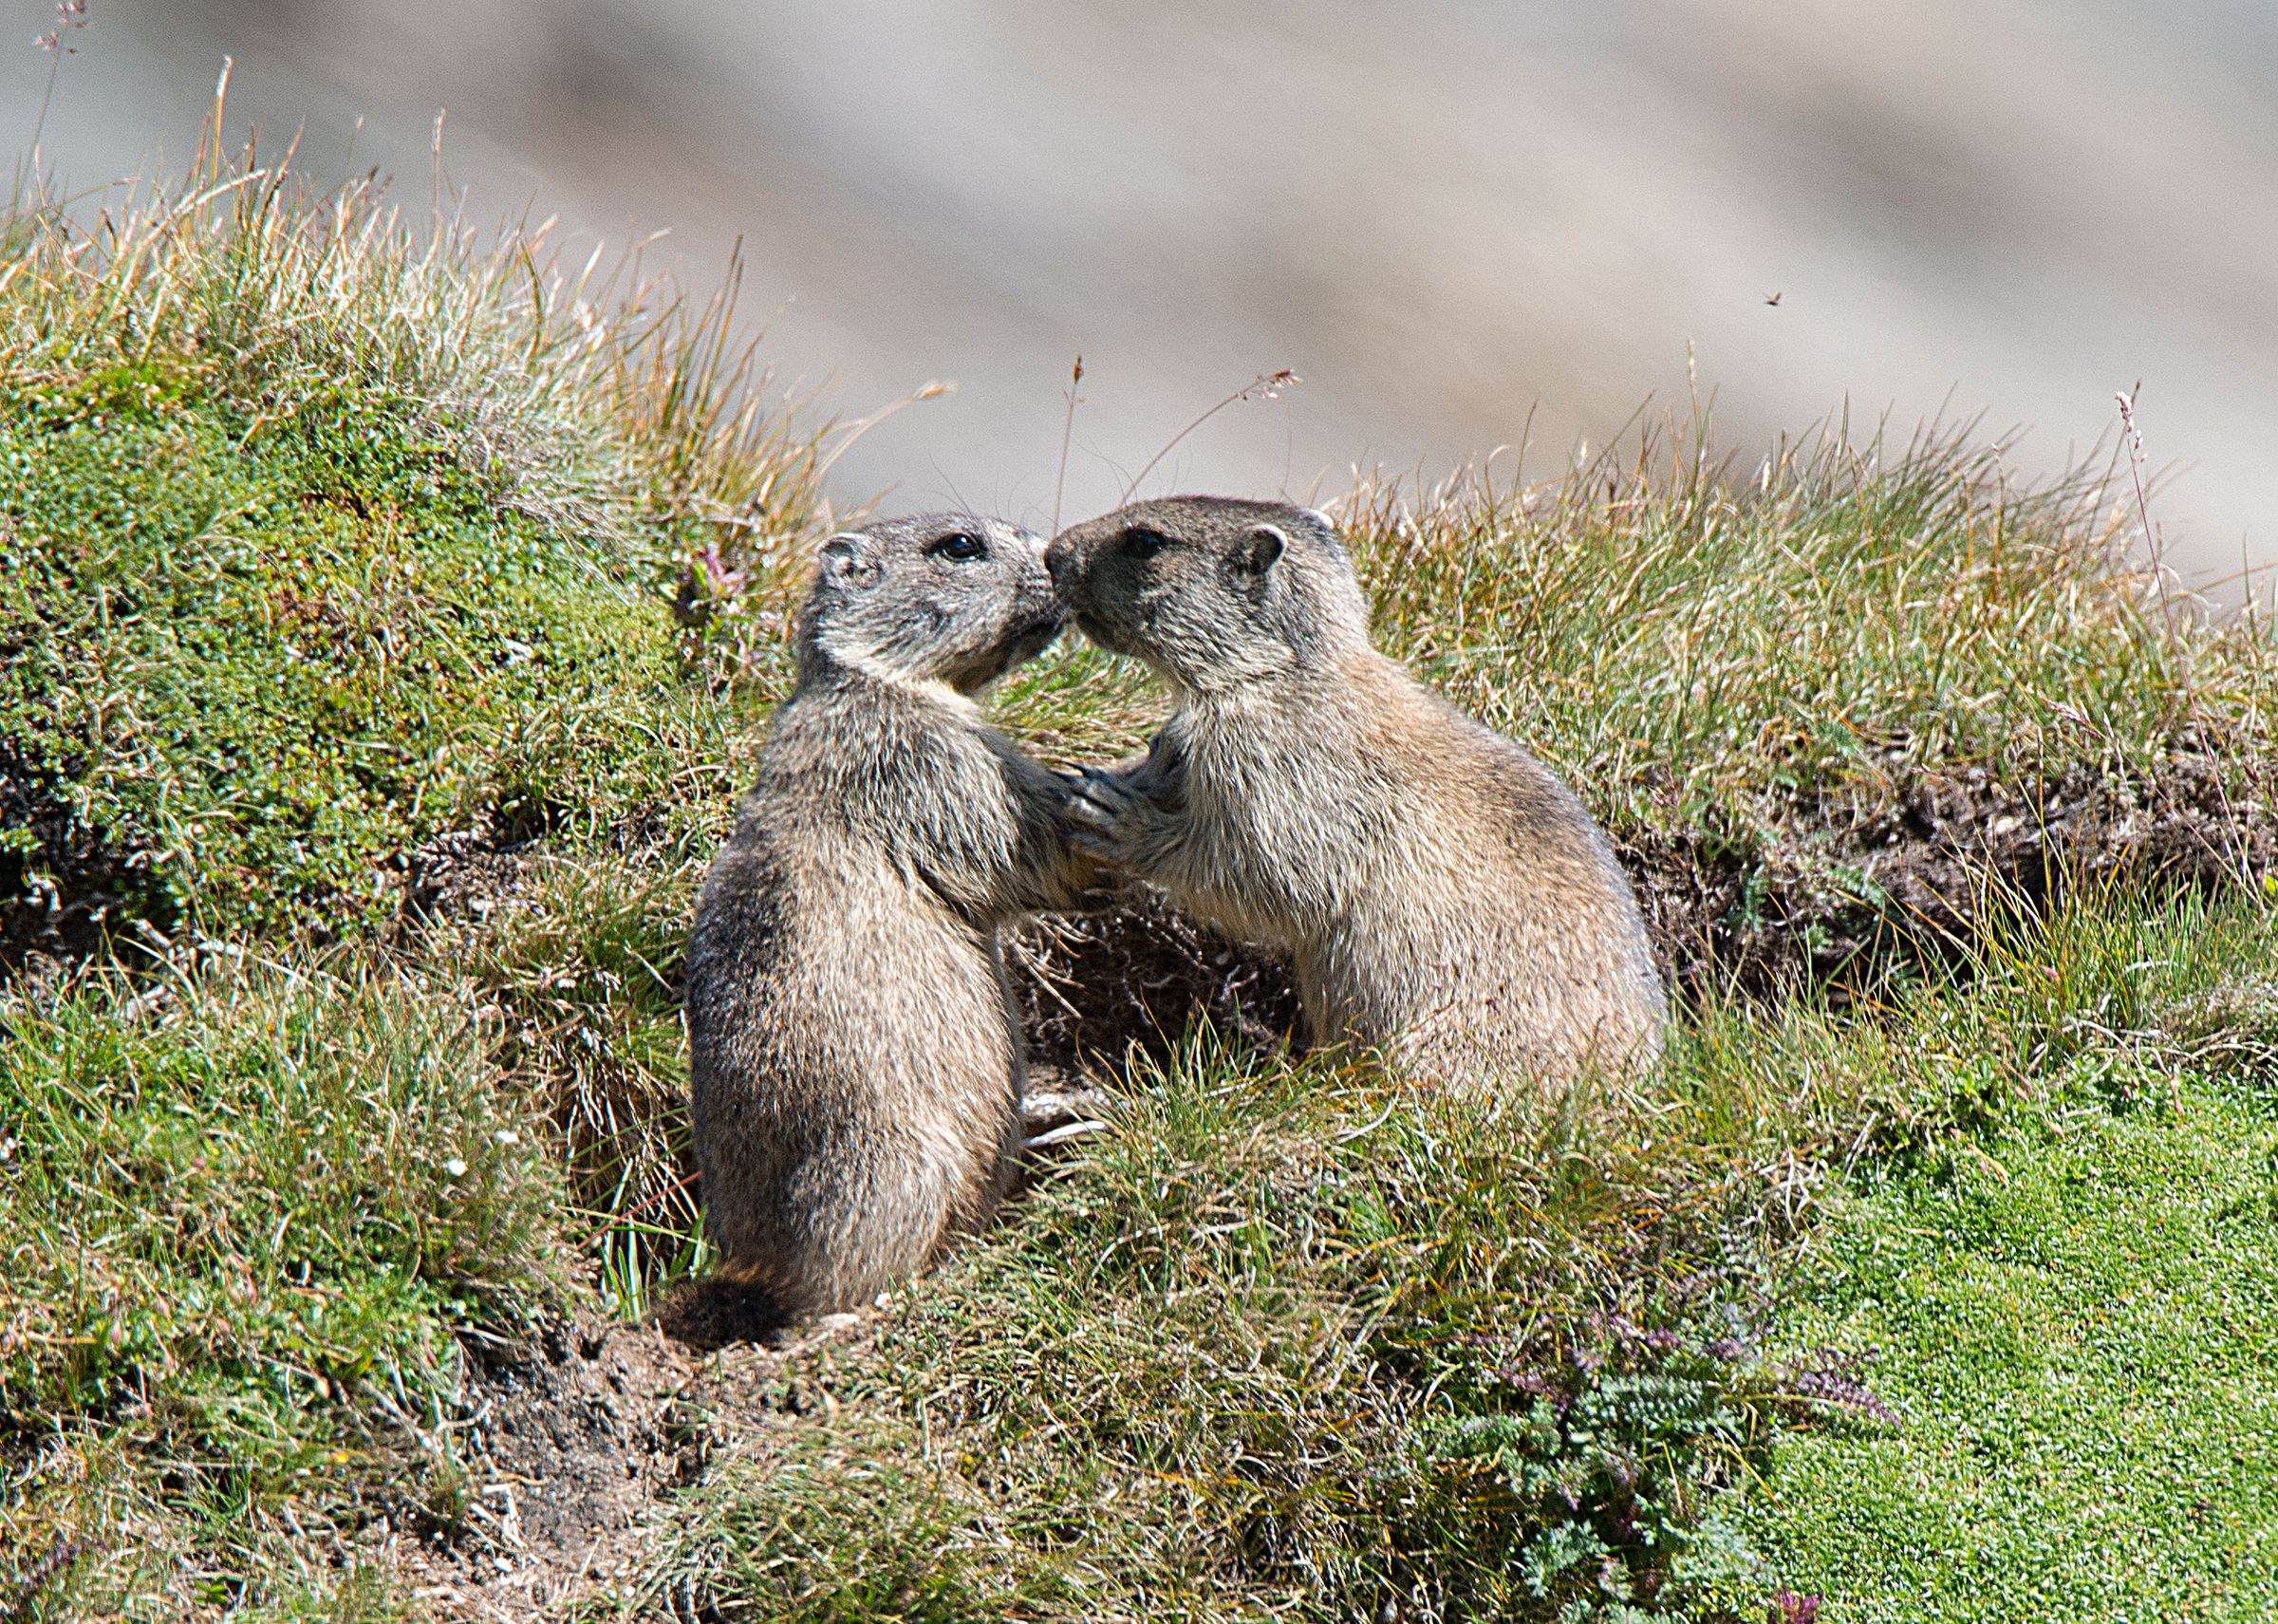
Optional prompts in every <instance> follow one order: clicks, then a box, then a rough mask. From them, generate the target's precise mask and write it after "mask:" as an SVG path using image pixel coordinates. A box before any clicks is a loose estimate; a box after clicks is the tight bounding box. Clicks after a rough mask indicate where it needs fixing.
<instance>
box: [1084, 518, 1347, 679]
mask: <svg viewBox="0 0 2278 1624" xmlns="http://www.w3.org/2000/svg"><path fill="white" fill-rule="evenodd" d="M1044 556H1045V562H1046V564H1047V565H1048V566H1049V567H1050V568H1051V570H1052V580H1053V585H1054V586H1055V587H1056V588H1059V592H1060V596H1061V598H1062V599H1063V600H1064V601H1065V602H1066V603H1067V605H1068V607H1070V608H1071V609H1072V610H1074V614H1075V621H1076V624H1077V625H1080V626H1082V627H1083V628H1084V631H1085V634H1086V635H1087V636H1089V637H1090V638H1091V639H1092V642H1094V643H1096V644H1099V645H1100V646H1101V647H1103V648H1108V649H1112V650H1113V651H1114V652H1116V653H1118V654H1129V655H1132V656H1134V657H1135V658H1137V659H1140V660H1143V661H1145V662H1146V663H1148V665H1149V666H1151V667H1152V668H1153V669H1154V671H1155V672H1156V674H1157V675H1158V676H1160V677H1162V678H1163V679H1164V681H1167V682H1169V683H1171V684H1172V685H1173V686H1175V687H1179V688H1185V689H1195V690H1208V689H1212V688H1225V687H1229V686H1235V685H1239V684H1241V683H1243V682H1250V681H1261V680H1265V679H1268V678H1271V677H1274V676H1276V675H1278V674H1280V673H1283V672H1290V671H1298V670H1306V669H1318V668H1319V667H1321V666H1323V665H1326V664H1331V663H1335V661H1336V660H1337V659H1338V658H1339V657H1341V656H1343V655H1346V654H1349V653H1351V652H1353V651H1354V650H1355V649H1359V648H1366V647H1367V646H1368V641H1369V614H1368V606H1367V604H1366V603H1365V602H1364V601H1363V600H1362V598H1361V595H1360V587H1359V585H1358V583H1356V582H1355V581H1354V578H1353V560H1352V556H1351V555H1350V554H1349V553H1348V552H1347V551H1345V544H1344V541H1343V538H1341V537H1340V536H1338V534H1337V533H1336V529H1335V526H1333V525H1332V524H1331V523H1330V522H1329V520H1328V518H1327V517H1326V516H1325V515H1323V514H1321V513H1316V512H1315V511H1314V510H1313V509H1311V508H1298V507H1292V506H1290V505H1289V504H1288V503H1285V502H1248V501H1242V500H1240V499H1238V498H1235V497H1231V496H1167V497H1165V498H1163V499H1162V500H1160V501H1152V502H1133V503H1132V504H1131V505H1130V506H1129V507H1125V508H1118V509H1116V510H1115V511H1114V512H1113V513H1108V514H1105V515H1104V516H1102V517H1100V518H1096V519H1092V520H1091V521H1090V522H1089V523H1086V524H1080V525H1076V526H1074V528H1073V529H1070V530H1067V531H1064V532H1061V534H1060V535H1059V536H1058V537H1057V538H1056V539H1055V540H1054V542H1053V544H1052V547H1051V549H1050V550H1049V551H1047V552H1046V553H1045V555H1044Z"/></svg>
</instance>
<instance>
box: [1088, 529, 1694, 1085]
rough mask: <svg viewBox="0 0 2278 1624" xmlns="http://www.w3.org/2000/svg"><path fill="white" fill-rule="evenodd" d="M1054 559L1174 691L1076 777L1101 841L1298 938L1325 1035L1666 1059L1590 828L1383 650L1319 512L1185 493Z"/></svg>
mask: <svg viewBox="0 0 2278 1624" xmlns="http://www.w3.org/2000/svg"><path fill="white" fill-rule="evenodd" d="M1046 557H1047V562H1048V564H1049V565H1050V568H1051V569H1052V573H1053V577H1054V580H1055V583H1056V584H1057V585H1058V587H1059V588H1060V590H1061V595H1062V596H1063V597H1064V598H1065V599H1067V600H1068V602H1069V604H1070V605H1071V607H1073V609H1074V614H1075V618H1076V621H1077V623H1078V624H1079V625H1081V626H1082V627H1083V629H1084V631H1085V632H1086V633H1087V634H1088V635H1089V636H1090V637H1091V638H1092V641H1093V642H1095V643H1097V644H1100V645H1101V646H1103V647H1105V648H1108V649H1111V650H1112V651H1114V652H1117V653H1121V654H1128V655H1131V656H1133V657H1135V658H1137V659H1139V660H1141V661H1144V662H1145V663H1147V664H1148V666H1149V667H1150V668H1151V669H1152V670H1153V671H1154V672H1155V673H1156V675H1157V676H1159V677H1160V678H1162V680H1163V681H1164V682H1165V683H1166V684H1167V685H1168V687H1169V688H1170V690H1171V693H1172V695H1173V698H1174V700H1176V704H1175V708H1174V709H1173V711H1172V713H1171V716H1170V719H1169V720H1168V721H1167V723H1166V724H1165V726H1164V728H1163V731H1162V732H1161V734H1159V735H1158V736H1157V737H1156V738H1155V739H1154V741H1153V744H1152V746H1151V747H1150V749H1149V751H1148V756H1147V758H1146V760H1145V762H1144V763H1143V764H1141V765H1139V766H1137V767H1135V768H1133V769H1131V770H1130V771H1128V772H1121V773H1099V772H1094V773H1092V774H1091V775H1088V776H1089V783H1090V787H1089V788H1088V790H1087V791H1086V794H1085V801H1086V803H1087V805H1088V807H1089V810H1090V815H1091V816H1092V819H1093V820H1094V822H1095V823H1096V824H1097V825H1098V828H1099V831H1100V838H1102V839H1103V840H1104V841H1105V843H1106V845H1107V846H1108V848H1109V849H1110V850H1111V852H1112V854H1113V855H1114V857H1115V859H1116V860H1117V861H1118V862H1120V863H1121V864H1123V865H1124V866H1125V867H1127V868H1130V869H1131V870H1132V871H1133V872H1134V873H1136V874H1138V875H1140V876H1141V877H1142V878H1145V879H1148V880H1150V881H1152V882H1153V883H1155V884H1156V885H1158V886H1160V887H1163V888H1164V889H1165V890H1166V891H1167V893H1168V894H1169V895H1170V897H1171V900H1172V901H1173V902H1175V903H1176V904H1178V905H1180V906H1182V907H1184V908H1186V909H1187V910H1188V911H1190V912H1192V913H1195V914H1197V915H1199V916H1200V917H1202V918H1204V919H1205V920H1208V921H1209V922H1211V923H1212V924H1216V925H1218V926H1219V927H1220V928H1222V929H1224V930H1226V931H1228V932H1230V933H1233V934H1236V935H1240V936H1246V937H1248V938H1249V939H1251V940H1253V941H1259V942H1264V943H1272V944H1274V945H1277V946H1280V947H1283V948H1285V949H1287V950H1288V951H1289V952H1290V953H1291V954H1292V955H1293V956H1294V958H1295V960H1296V962H1297V970H1298V985H1299V990H1300V992H1301V994H1302V996H1303V998H1304V1001H1305V1008H1306V1014H1307V1019H1308V1023H1309V1024H1310V1025H1311V1027H1312V1029H1313V1036H1315V1038H1316V1041H1336V1040H1339V1039H1343V1038H1354V1039H1357V1040H1359V1041H1362V1042H1364V1043H1368V1044H1372V1045H1379V1046H1382V1047H1384V1048H1385V1049H1386V1050H1387V1051H1388V1053H1389V1055H1390V1057H1391V1059H1392V1060H1393V1062H1394V1063H1395V1064H1398V1065H1401V1066H1403V1067H1406V1068H1408V1069H1410V1070H1412V1071H1414V1072H1416V1073H1420V1074H1423V1075H1426V1076H1431V1077H1438V1078H1445V1079H1450V1080H1483V1079H1487V1078H1494V1077H1502V1076H1506V1075H1509V1074H1511V1073H1527V1074H1531V1075H1533V1076H1535V1077H1538V1078H1541V1079H1545V1080H1552V1081H1556V1080H1559V1079H1563V1078H1567V1077H1571V1076H1573V1075H1575V1074H1577V1073H1579V1072H1581V1071H1583V1070H1586V1069H1588V1068H1591V1067H1594V1066H1605V1067H1617V1066H1622V1065H1627V1064H1631V1063H1634V1062H1635V1061H1637V1060H1639V1059H1641V1058H1644V1057H1647V1056H1651V1055H1654V1054H1656V1053H1657V1052H1658V1050H1659V1046H1660V1042H1661V1028H1662V1023H1663V1020H1664V1017H1665V1000H1664V998H1663V993H1662V988H1661V981H1660V976H1659V973H1658V971H1657V970H1656V968H1655V966H1654V963H1653V957H1652V946H1651V943H1649V942H1648V940H1647V938H1646V934H1645V927H1644V924H1643V922H1642V921H1641V920H1640V919H1639V917H1638V912H1637V905H1636V899H1635V897H1634V894H1633V893H1632V891H1631V888H1630V885H1629V881H1628V878H1627V876H1625V875H1624V874H1623V873H1622V871H1621V868H1620V866H1619V865H1618V864H1617V863H1616V862H1615V859H1614V854H1613V851H1612V849H1611V848H1610V847H1609V846H1608V845H1607V843H1606V839H1605V836H1604V835H1603V833H1602V832H1601V831H1599V830H1598V828H1597V826H1596V823H1595V822H1593V821H1592V819H1591V817H1590V815H1589V813H1588V812H1587V811H1586V810H1585V809H1584V808H1583V807H1582V805H1581V803H1580V802H1579V801H1578V800H1577V799H1576V798H1575V796H1574V794H1573V793H1571V792H1570V791H1569V790H1568V789H1567V788H1566V786H1565V785H1564V784H1562V783H1560V782H1559V779H1558V778H1557V776H1556V775H1553V774H1552V773H1551V772H1550V771H1549V770H1548V769H1546V768H1544V767H1543V766H1542V765H1541V763H1540V762H1538V761H1537V760H1536V759H1535V758H1534V757H1533V756H1529V755H1528V754H1527V753H1526V752H1525V751H1524V750H1522V749H1521V748H1520V747H1519V746H1518V745H1517V744H1515V743H1513V742H1512V741H1511V740H1510V739H1508V738H1505V737H1503V736H1502V735H1500V734H1497V733H1495V732H1493V731H1491V730H1489V729H1488V728H1485V727H1484V726H1482V725H1481V724H1480V723H1478V722H1477V721H1475V720H1473V719H1471V718H1469V717H1467V716H1466V715H1464V714H1463V713H1462V712H1461V711H1459V710H1457V709H1456V708H1455V707H1454V706H1452V705H1449V704H1448V703H1447V702H1446V701H1445V700H1441V699H1440V698H1439V697H1438V696H1436V695H1434V694H1432V693H1431V692H1430V691H1429V690H1428V689H1426V688H1425V687H1423V686H1422V685H1421V684H1420V683H1418V682H1417V681H1415V680H1414V679H1413V678H1411V677H1410V675H1409V674H1408V672H1407V671H1406V670H1404V669H1403V668H1402V667H1401V666H1400V665H1399V664H1397V663H1394V662H1393V661H1391V660H1389V659H1387V658H1385V657H1384V656H1383V655H1382V654H1380V653H1378V652H1377V651H1376V649H1375V648H1374V647H1373V646H1372V644H1370V642H1369V635H1368V610H1367V605H1366V602H1365V600H1364V599H1363V598H1362V596H1361V592H1360V588H1359V586H1358V584H1357V582H1356V581H1355V580H1354V574H1353V565H1352V559H1351V555H1350V553H1349V552H1348V551H1347V549H1346V547H1345V544H1344V541H1343V539H1342V538H1341V537H1340V536H1339V535H1338V534H1337V532H1336V531H1335V527H1334V526H1332V525H1331V524H1330V522H1329V521H1328V519H1327V518H1325V517H1324V516H1323V515H1321V514H1320V513H1315V512H1313V511H1311V510H1309V509H1300V508H1295V507H1291V506H1288V505H1286V504H1283V503H1278V502H1246V501H1237V500H1232V499H1228V498H1223V497H1202V496H1186V497H1173V498H1169V499H1167V500H1163V501H1151V502H1140V503H1135V504H1133V505H1131V506H1130V507H1127V508H1123V509H1119V510H1118V511H1116V512H1114V513H1109V514H1107V515H1106V516H1105V517H1102V518H1098V519H1094V520H1092V521H1091V522H1089V523H1087V524H1083V525H1078V526H1076V527H1074V529H1072V530H1070V531H1068V532H1066V533H1064V534H1063V535H1061V536H1060V537H1058V538H1057V539H1056V540H1055V541H1054V543H1053V544H1052V547H1051V549H1050V551H1049V552H1048V553H1047V555H1046Z"/></svg>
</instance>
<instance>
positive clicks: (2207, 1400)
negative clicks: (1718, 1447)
mask: <svg viewBox="0 0 2278 1624" xmlns="http://www.w3.org/2000/svg"><path fill="white" fill-rule="evenodd" d="M2122 1076H2123V1077H2124V1080H2125V1082H2126V1084H2127V1086H2128V1088H2129V1091H2130V1092H2131V1094H2132V1096H2133V1097H2132V1098H2130V1099H2129V1100H2127V1101H2126V1102H2125V1103H2119V1104H2116V1103H2115V1102H2114V1101H2112V1100H2111V1099H2110V1098H2109V1097H2108V1095H2107V1093H2106V1092H2105V1091H2107V1090H2109V1089H2110V1088H2111V1087H2112V1086H2113V1085H2114V1082H2115V1081H2116V1080H2117V1079H2115V1078H2114V1077H2112V1076H2109V1075H2106V1076H2101V1077H2098V1078H2097V1079H2096V1081H2095V1083H2094V1085H2093V1086H2082V1085H2079V1084H2074V1085H2071V1086H2067V1087H2065V1088H2064V1089H2063V1091H2062V1092H2060V1093H2059V1094H2058V1095H2057V1097H2055V1098H2053V1099H2051V1100H2050V1101H2048V1102H2047V1103H2046V1104H2045V1105H2044V1106H2043V1107H2041V1108H2039V1109H2037V1110H2035V1111H2031V1112H2029V1113H2025V1114H2023V1115H2022V1116H2020V1117H2017V1118H2013V1119H2010V1120H2007V1121H2004V1122H2003V1123H2001V1124H2000V1125H1998V1126H1997V1127H1993V1128H1989V1129H1986V1130H1984V1131H1982V1132H1980V1133H1977V1134H1973V1135H1970V1136H1967V1137H1964V1138H1961V1139H1958V1140H1956V1141H1954V1142H1952V1143H1951V1144H1950V1145H1946V1146H1941V1147H1939V1148H1936V1150H1935V1151H1934V1152H1933V1153H1932V1154H1929V1155H1926V1156H1924V1157H1921V1158H1919V1159H1917V1160H1916V1161H1914V1162H1912V1163H1910V1164H1909V1165H1906V1166H1904V1167H1897V1168H1889V1169H1885V1168H1877V1169H1875V1170H1874V1171H1873V1173H1872V1174H1871V1175H1870V1176H1869V1177H1867V1178H1864V1179H1862V1180H1860V1181H1859V1188H1858V1189H1857V1190H1856V1191H1855V1192H1852V1193H1851V1194H1850V1196H1849V1198H1848V1199H1846V1200H1845V1201H1844V1202H1843V1203H1842V1204H1841V1206H1840V1209H1839V1215H1838V1216H1837V1217H1836V1218H1835V1219H1833V1220H1832V1221H1831V1230H1832V1233H1831V1234H1830V1235H1829V1236H1828V1238H1827V1240H1826V1242H1825V1245H1826V1255H1825V1257H1824V1258H1823V1259H1822V1260H1821V1261H1819V1262H1818V1263H1817V1264H1816V1265H1815V1266H1814V1267H1812V1268H1811V1269H1810V1270H1809V1271H1807V1272H1806V1273H1804V1274H1803V1275H1802V1276H1801V1277H1800V1278H1799V1279H1797V1281H1796V1286H1795V1290H1796V1293H1797V1296H1798V1297H1799V1299H1800V1302H1801V1303H1802V1304H1804V1305H1807V1306H1803V1307H1802V1308H1801V1309H1800V1311H1799V1313H1798V1314H1797V1315H1796V1316H1795V1319H1794V1322H1793V1325H1792V1327H1791V1335H1797V1336H1802V1337H1808V1338H1814V1339H1825V1340H1833V1341H1839V1342H1842V1343H1844V1344H1847V1345H1851V1346H1856V1347H1866V1346H1873V1347H1876V1348H1877V1349H1878V1350H1879V1353H1878V1356H1877V1365H1876V1368H1877V1372H1878V1373H1877V1386H1878V1388H1879V1390H1880V1391H1882V1392H1883V1393H1885V1394H1886V1395H1887V1396H1888V1397H1889V1398H1890V1400H1891V1401H1892V1402H1893V1404H1894V1405H1895V1406H1896V1407H1897V1408H1898V1409H1899V1411H1900V1413H1901V1414H1902V1415H1904V1416H1905V1418H1906V1420H1905V1423H1904V1425H1902V1426H1901V1427H1898V1428H1892V1429H1891V1430H1890V1431H1889V1433H1888V1434H1887V1435H1883V1436H1876V1437H1843V1436H1837V1435H1828V1434H1802V1435H1798V1436H1795V1437H1792V1438H1789V1439H1786V1440H1783V1442H1782V1443H1781V1444H1780V1445H1779V1446H1778V1447H1777V1448H1776V1449H1775V1450H1774V1452H1773V1455H1772V1458H1771V1461H1770V1463H1769V1465H1767V1467H1766V1472H1765V1483H1764V1484H1763V1485H1762V1488H1761V1490H1760V1491H1759V1493H1758V1495H1757V1496H1755V1497H1753V1503H1752V1504H1751V1505H1750V1508H1749V1513H1748V1518H1747V1521H1748V1523H1749V1525H1750V1527H1751V1529H1752V1530H1753V1531H1755V1532H1756V1533H1757V1535H1758V1538H1759V1540H1761V1542H1762V1544H1763V1545H1764V1546H1765V1548H1766V1549H1767V1550H1768V1551H1769V1552H1770V1553H1771V1554H1772V1558H1773V1560H1774V1561H1775V1563H1776V1564H1777V1565H1778V1567H1779V1568H1780V1570H1781V1571H1782V1572H1783V1575H1784V1576H1786V1577H1788V1579H1789V1581H1790V1582H1791V1583H1793V1584H1795V1585H1796V1586H1798V1587H1799V1588H1803V1589H1809V1590H1814V1591H1821V1592H1823V1593H1825V1595H1826V1596H1827V1598H1828V1611H1827V1612H1826V1613H1825V1614H1824V1615H1823V1616H1825V1617H1827V1618H1829V1619H1831V1620H1835V1619H1861V1620H1866V1619H1910V1620H1911V1619H1940V1620H1964V1619H1967V1620H1985V1621H1989V1624H1990V1621H1993V1620H2012V1619H2013V1620H2028V1619H2030V1620H2039V1619H2047V1618H2081V1619H2087V1618H2159V1619H2170V1618H2175V1619H2181V1618H2207V1619H2217V1618H2222V1619H2241V1620H2244V1619H2254V1618H2266V1617H2269V1615H2270V1614H2271V1613H2272V1611H2273V1610H2274V1609H2278V1442H2274V1439H2278V1428H2274V1426H2273V1423H2274V1422H2278V1178H2274V1177H2273V1169H2274V1168H2278V1121H2274V1120H2273V1117H2272V1114H2271V1111H2270V1101H2269V1098H2268V1097H2267V1096H2264V1097H2253V1096H2250V1095H2248V1094H2246V1093H2244V1092H2242V1091H2241V1090H2239V1089H2238V1088H2236V1087H2235V1086H2230V1085H2226V1084H2222V1083H2214V1082H2210V1081H2208V1080H2206V1079H2205V1078H2203V1077H2200V1076H2197V1075H2195V1074H2194V1073H2190V1072H2188V1071H2184V1072H2169V1071H2165V1070H2162V1069H2151V1070H2146V1071H2137V1070H2135V1069H2133V1068H2130V1069H2129V1070H2128V1071H2127V1072H2125V1073H2122Z"/></svg>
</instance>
